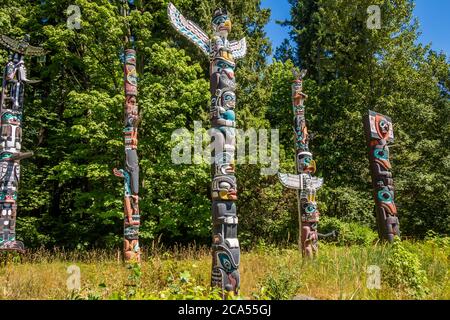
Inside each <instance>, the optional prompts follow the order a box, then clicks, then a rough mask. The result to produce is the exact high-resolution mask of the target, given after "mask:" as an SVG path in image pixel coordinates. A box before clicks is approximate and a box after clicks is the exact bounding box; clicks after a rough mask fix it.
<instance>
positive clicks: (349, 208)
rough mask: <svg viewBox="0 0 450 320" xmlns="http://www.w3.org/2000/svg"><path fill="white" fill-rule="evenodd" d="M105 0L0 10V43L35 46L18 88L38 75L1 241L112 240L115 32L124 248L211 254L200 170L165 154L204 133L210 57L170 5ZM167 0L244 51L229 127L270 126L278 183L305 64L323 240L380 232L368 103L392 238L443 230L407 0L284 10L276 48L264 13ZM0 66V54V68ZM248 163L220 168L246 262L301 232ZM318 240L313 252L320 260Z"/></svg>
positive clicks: (434, 82) (445, 188) (437, 151)
mask: <svg viewBox="0 0 450 320" xmlns="http://www.w3.org/2000/svg"><path fill="white" fill-rule="evenodd" d="M119 2H120V1H108V0H45V1H40V0H35V1H30V0H0V4H1V5H0V33H1V34H4V35H8V36H10V37H12V38H21V37H23V36H24V35H25V34H29V35H30V38H31V44H32V45H35V46H41V47H43V48H44V49H45V50H46V51H47V53H46V55H45V57H44V58H42V57H41V58H32V59H29V60H27V68H28V72H29V78H32V79H40V80H41V82H39V83H37V84H33V85H27V86H26V91H25V102H24V114H23V115H24V120H23V146H22V149H23V150H26V151H33V152H34V156H33V157H31V158H29V159H26V160H23V161H21V167H22V169H21V181H20V187H19V199H18V212H17V227H16V231H17V237H18V239H20V240H21V241H23V242H24V243H25V245H26V247H27V248H30V249H35V250H51V249H52V248H59V249H58V250H66V251H68V252H71V251H73V250H76V251H89V250H103V249H105V250H114V249H117V248H120V247H121V246H122V238H123V182H121V181H120V180H118V179H117V178H116V177H114V175H113V174H112V170H113V168H117V167H121V166H123V161H124V153H123V132H122V130H123V99H124V93H123V59H124V58H123V55H124V48H123V38H124V36H125V34H126V27H125V26H127V25H129V26H130V27H131V28H132V30H133V32H134V39H133V40H134V46H135V49H136V51H137V71H138V87H139V94H138V104H139V110H140V112H141V113H140V115H141V122H140V124H139V147H138V154H139V159H140V160H139V165H140V194H139V196H140V205H139V206H140V212H141V225H140V232H139V238H140V245H141V247H142V248H144V250H148V252H150V253H149V254H151V252H152V250H153V249H155V248H160V246H164V247H172V248H177V247H178V246H182V247H184V246H190V245H192V244H194V245H195V246H208V245H210V242H211V225H212V220H211V219H212V218H211V198H210V191H211V190H210V188H211V186H210V183H211V169H210V165H209V164H207V163H199V164H174V163H173V161H172V158H171V152H172V149H173V147H174V145H175V142H174V141H173V139H172V134H173V132H174V131H175V130H177V129H179V128H187V129H188V130H189V132H194V122H196V121H200V122H201V123H202V129H201V130H202V132H206V130H207V129H208V128H210V122H209V104H210V89H209V60H208V59H206V58H205V57H204V55H202V53H201V52H200V50H198V48H196V47H195V46H193V45H191V44H190V43H188V41H187V40H186V39H185V38H183V37H182V36H180V35H179V34H178V33H177V32H176V31H175V30H174V29H173V27H172V26H171V25H170V22H169V20H168V18H167V5H168V3H169V1H168V0H150V1H142V0H135V5H136V10H132V11H131V13H130V16H128V17H124V16H122V15H121V13H120V11H119V9H118V8H119V5H118V3H119ZM172 2H173V3H174V5H176V6H177V8H178V9H179V10H180V11H181V12H183V15H184V16H186V17H189V18H190V19H192V20H194V21H196V23H198V25H199V26H201V27H202V28H203V29H204V30H209V28H210V24H211V22H210V19H211V14H212V12H213V11H214V9H215V8H216V7H226V8H227V9H228V12H229V13H230V16H231V18H232V21H233V29H232V32H231V34H230V38H232V39H241V38H243V37H245V38H246V40H247V55H246V56H245V58H243V59H240V60H239V61H238V63H237V67H236V79H237V83H238V86H237V89H236V96H237V104H236V118H237V124H236V126H237V127H238V128H239V129H243V130H248V129H250V128H254V129H255V130H260V129H267V130H270V129H278V130H279V166H280V171H282V172H294V168H295V157H294V156H295V147H294V138H293V130H292V109H291V108H292V107H291V104H292V102H291V84H292V80H293V78H292V68H293V67H298V68H301V69H307V70H308V73H307V75H306V77H305V80H304V83H303V90H304V92H305V93H306V94H307V95H308V100H306V102H305V105H306V110H307V111H306V119H307V124H308V128H309V132H310V150H311V152H312V153H313V154H314V158H315V160H316V161H317V172H316V173H315V175H316V176H318V177H321V178H323V179H324V184H323V186H322V188H321V189H319V190H318V193H317V199H318V200H317V202H318V205H319V211H320V214H321V215H320V219H321V220H320V222H319V226H318V230H319V232H320V233H327V232H331V231H333V230H337V231H339V235H338V236H337V238H333V239H331V240H329V241H331V242H332V243H334V244H335V245H337V246H338V247H337V248H338V249H336V250H346V249H345V248H346V246H350V245H372V244H373V243H375V242H376V240H377V238H378V236H377V234H376V220H375V209H374V200H373V194H372V192H373V190H372V182H371V176H370V167H369V159H368V150H367V145H366V140H365V136H364V128H363V116H364V115H365V114H366V113H367V111H368V110H373V111H376V112H379V113H382V114H385V115H388V116H389V117H391V119H392V122H393V130H394V135H395V142H394V143H393V144H392V146H390V148H391V149H390V157H391V163H392V175H393V179H394V181H395V197H396V205H397V208H398V216H399V220H400V230H401V236H402V238H403V239H408V240H410V241H421V240H423V239H431V238H433V237H434V238H435V239H438V238H441V237H443V238H444V239H445V237H446V236H447V237H448V235H449V233H450V192H449V185H450V154H449V150H450V145H449V142H450V141H449V140H450V122H449V116H450V100H449V96H450V77H449V76H450V73H449V66H450V60H449V58H448V56H447V55H446V54H445V53H444V52H436V51H434V50H433V49H431V46H430V45H423V44H421V43H419V42H418V41H417V38H418V28H419V21H417V20H416V19H414V17H413V8H414V2H413V1H410V0H335V1H328V0H289V2H290V4H291V9H290V14H291V17H290V19H289V20H287V21H282V22H281V23H282V24H283V25H285V26H286V40H285V41H284V42H283V44H282V45H281V46H280V47H277V48H273V47H272V45H271V42H270V40H269V38H268V37H267V35H266V33H265V31H264V27H265V25H266V24H267V23H268V21H269V19H270V15H271V12H270V10H269V9H263V8H262V5H261V1H260V0H246V1H231V0H230V1H226V0H212V1H211V0H173V1H172ZM372 4H377V5H379V6H380V8H381V12H382V17H383V18H382V28H380V29H376V30H373V29H368V28H367V27H366V20H367V11H366V9H367V7H368V6H370V5H372ZM70 5H76V6H79V7H80V8H81V27H80V28H79V29H73V28H68V24H67V22H68V18H69V17H70V12H69V13H68V12H67V8H68V7H69V6H70ZM7 61H8V55H7V51H5V50H0V65H2V66H4V65H5V64H6V63H7ZM192 139H194V137H193V136H192ZM204 144H205V145H207V144H208V141H204ZM261 167H262V165H261V164H251V163H245V164H238V165H237V167H236V178H237V183H238V200H237V202H236V207H237V213H238V216H239V232H238V236H239V242H240V244H241V248H242V250H243V252H249V253H248V254H249V255H251V254H252V253H250V251H252V250H259V249H258V248H261V247H265V248H266V247H268V248H272V249H270V250H276V249H274V248H276V247H282V246H289V245H296V243H297V238H298V234H299V228H298V212H297V195H296V193H295V191H294V190H289V189H285V188H283V186H282V185H281V184H280V182H279V180H278V177H277V175H276V174H274V175H261V173H260V172H261ZM430 237H431V238H430ZM327 241H328V240H324V241H323V242H324V246H325V247H324V248H325V249H324V250H325V251H324V252H331V251H333V250H334V249H331V247H327V246H328V245H329V244H327V243H325V242H327ZM320 242H322V240H321V241H320ZM340 246H343V247H344V248H340ZM339 248H340V249H339ZM155 250H156V249H155ZM280 250H281V249H280ZM327 250H328V251H327ZM348 250H359V249H348ZM419 252H420V251H419V250H418V251H417V254H419ZM329 254H330V255H332V254H331V253H329ZM347 254H348V253H347ZM247 259H250V258H247ZM381 260H382V259H381V258H380V261H381ZM444 260H445V259H444ZM290 263H291V262H290ZM292 263H294V262H292ZM206 272H208V271H206ZM247 273H248V271H247ZM243 279H244V278H243ZM93 281H94V280H93ZM243 281H244V282H243V285H244V286H245V280H243ZM447 281H448V278H447ZM318 295H319V296H320V294H318ZM447 298H448V296H447Z"/></svg>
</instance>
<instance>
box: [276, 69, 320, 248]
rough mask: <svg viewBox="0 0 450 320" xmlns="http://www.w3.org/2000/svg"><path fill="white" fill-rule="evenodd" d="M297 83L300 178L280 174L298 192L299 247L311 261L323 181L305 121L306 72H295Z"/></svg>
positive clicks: (294, 91) (295, 101) (295, 102)
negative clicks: (304, 81)
mask: <svg viewBox="0 0 450 320" xmlns="http://www.w3.org/2000/svg"><path fill="white" fill-rule="evenodd" d="M293 74H294V77H295V80H294V81H293V84H292V109H293V111H294V126H293V128H294V134H295V149H296V158H295V159H296V166H297V174H285V173H280V172H279V173H278V177H279V179H280V181H281V183H282V184H283V185H284V186H285V187H287V188H290V189H296V190H298V191H297V201H298V215H299V227H300V234H299V247H300V250H301V251H302V255H303V256H307V257H312V256H313V255H315V254H316V253H317V249H318V248H317V241H318V234H317V224H318V222H319V210H318V208H317V203H316V191H317V189H319V188H320V187H321V186H322V184H323V179H322V178H317V177H313V176H312V174H314V173H315V172H316V162H315V161H314V160H313V156H312V153H311V152H309V149H308V142H309V135H308V128H307V127H306V120H305V106H304V101H305V100H306V99H307V98H308V96H307V95H306V94H304V93H303V91H302V90H303V77H304V76H305V75H306V70H302V71H301V72H298V71H297V70H295V69H294V70H293Z"/></svg>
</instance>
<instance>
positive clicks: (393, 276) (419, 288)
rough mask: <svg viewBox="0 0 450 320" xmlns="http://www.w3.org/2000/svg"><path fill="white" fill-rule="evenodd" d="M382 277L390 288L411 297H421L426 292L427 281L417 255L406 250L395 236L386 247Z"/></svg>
mask: <svg viewBox="0 0 450 320" xmlns="http://www.w3.org/2000/svg"><path fill="white" fill-rule="evenodd" d="M383 279H384V281H385V282H386V283H387V284H388V286H390V287H391V288H394V289H397V290H401V291H403V292H405V293H407V294H408V295H409V296H411V297H413V298H419V299H420V298H422V297H424V296H425V295H426V294H427V289H426V287H425V285H426V283H427V282H428V279H427V276H426V273H425V271H424V270H422V266H421V264H420V260H419V257H418V256H417V255H416V254H414V253H412V252H410V251H408V250H407V249H406V248H405V247H404V246H403V244H402V243H401V241H400V240H399V239H398V238H396V239H395V241H394V243H393V244H392V246H390V247H389V248H388V252H387V260H386V265H385V267H384V268H383Z"/></svg>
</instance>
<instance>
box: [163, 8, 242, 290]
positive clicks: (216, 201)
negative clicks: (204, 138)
mask: <svg viewBox="0 0 450 320" xmlns="http://www.w3.org/2000/svg"><path fill="white" fill-rule="evenodd" d="M168 15H169V19H170V22H171V23H172V25H173V26H174V28H175V29H176V30H177V31H179V32H180V33H181V34H182V35H183V36H185V37H186V38H187V39H189V40H190V41H191V42H193V43H194V44H195V45H196V46H198V47H199V48H200V49H201V50H202V51H203V53H204V54H205V55H206V56H207V57H209V58H210V62H211V63H210V85H211V87H210V88H211V109H210V120H211V125H212V127H213V128H212V134H211V136H212V140H213V145H214V151H213V154H212V159H213V161H212V162H213V164H212V174H213V179H212V185H211V198H212V220H213V237H212V275H211V285H212V286H216V287H219V288H221V289H222V293H223V297H225V293H234V294H237V293H238V290H239V285H240V279H239V261H240V248H239V241H238V239H237V225H238V218H237V213H236V204H235V201H236V200H237V193H236V191H237V186H236V177H235V176H234V173H235V170H234V169H235V166H234V158H235V127H236V122H235V121H236V119H235V112H234V108H235V106H236V95H235V90H236V80H235V76H234V69H235V66H236V63H235V59H239V58H243V57H244V56H245V54H246V51H247V47H246V41H245V38H243V39H242V40H240V41H229V40H228V39H227V37H228V33H229V32H230V31H231V21H230V18H229V16H228V13H227V11H226V10H225V9H220V8H219V9H216V10H215V11H214V16H213V18H212V29H213V33H214V35H213V37H212V39H210V38H209V36H208V35H207V34H206V33H205V32H204V31H203V30H202V29H200V27H198V26H197V25H196V24H195V23H193V22H192V21H190V20H187V19H186V18H185V17H183V15H181V13H180V12H179V11H178V10H177V9H176V8H175V6H174V5H173V4H171V3H169V6H168Z"/></svg>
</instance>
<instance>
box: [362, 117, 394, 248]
mask: <svg viewBox="0 0 450 320" xmlns="http://www.w3.org/2000/svg"><path fill="white" fill-rule="evenodd" d="M364 130H365V132H366V139H367V145H368V148H369V162H370V171H371V175H372V186H373V190H374V192H373V194H374V199H375V211H376V217H377V225H378V235H379V237H380V239H382V240H388V241H389V242H392V241H393V240H394V236H396V235H398V236H399V235H400V230H399V221H398V217H397V207H396V205H395V203H394V180H393V179H392V173H391V172H390V171H389V170H390V169H391V162H390V161H389V148H388V145H387V143H388V142H393V141H394V130H393V128H392V121H391V119H390V118H389V117H387V116H384V115H382V114H379V113H376V112H373V111H369V113H368V114H367V115H366V116H365V118H364Z"/></svg>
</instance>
